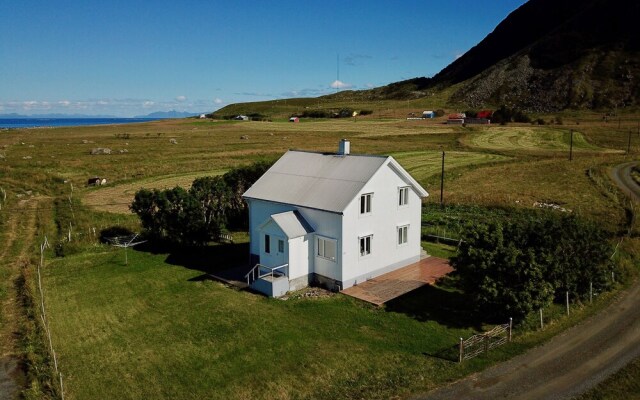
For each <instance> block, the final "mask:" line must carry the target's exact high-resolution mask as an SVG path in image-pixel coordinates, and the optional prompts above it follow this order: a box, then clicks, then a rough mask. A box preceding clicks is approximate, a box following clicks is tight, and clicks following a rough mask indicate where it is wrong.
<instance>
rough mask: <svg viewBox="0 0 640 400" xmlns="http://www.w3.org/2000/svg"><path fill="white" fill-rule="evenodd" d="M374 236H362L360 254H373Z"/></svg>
mask: <svg viewBox="0 0 640 400" xmlns="http://www.w3.org/2000/svg"><path fill="white" fill-rule="evenodd" d="M372 237H373V236H372V235H369V236H363V237H361V238H360V256H366V255H367V254H371V238H372Z"/></svg>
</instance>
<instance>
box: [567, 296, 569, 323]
mask: <svg viewBox="0 0 640 400" xmlns="http://www.w3.org/2000/svg"><path fill="white" fill-rule="evenodd" d="M568 316H569V291H568V290H567V317H568Z"/></svg>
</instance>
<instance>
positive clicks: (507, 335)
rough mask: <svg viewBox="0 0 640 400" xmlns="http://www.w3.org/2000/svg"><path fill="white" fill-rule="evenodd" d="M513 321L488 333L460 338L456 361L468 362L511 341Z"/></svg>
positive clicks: (510, 320)
mask: <svg viewBox="0 0 640 400" xmlns="http://www.w3.org/2000/svg"><path fill="white" fill-rule="evenodd" d="M512 327H513V319H511V318H509V323H507V324H502V325H498V326H496V327H494V328H493V329H491V330H490V331H489V332H485V333H479V334H477V335H473V336H471V337H470V338H469V339H467V340H464V339H462V338H460V354H459V358H458V361H459V362H462V361H464V360H469V359H471V358H473V357H476V356H478V355H480V354H482V353H487V352H489V350H491V349H493V348H494V347H498V346H500V345H503V344H505V343H507V342H510V341H511V330H512Z"/></svg>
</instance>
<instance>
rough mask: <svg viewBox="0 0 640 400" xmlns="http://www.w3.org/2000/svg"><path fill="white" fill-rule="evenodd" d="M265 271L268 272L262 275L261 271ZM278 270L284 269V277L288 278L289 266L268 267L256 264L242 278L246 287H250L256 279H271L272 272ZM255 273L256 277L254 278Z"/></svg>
mask: <svg viewBox="0 0 640 400" xmlns="http://www.w3.org/2000/svg"><path fill="white" fill-rule="evenodd" d="M262 268H264V269H267V270H268V271H269V272H266V273H262V272H261V269H262ZM279 269H286V271H285V272H284V275H285V276H289V264H282V265H278V266H277V267H268V266H266V265H262V264H256V265H255V266H254V267H253V268H251V271H249V272H248V273H247V274H246V275H245V276H244V277H245V278H246V279H247V285H250V284H251V282H254V281H256V280H257V279H261V278H264V277H265V276H271V277H272V278H273V272H274V271H276V270H279ZM256 273H257V277H256Z"/></svg>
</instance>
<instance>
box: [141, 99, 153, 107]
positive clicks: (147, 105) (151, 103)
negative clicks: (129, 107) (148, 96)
mask: <svg viewBox="0 0 640 400" xmlns="http://www.w3.org/2000/svg"><path fill="white" fill-rule="evenodd" d="M154 104H156V103H154V102H153V101H149V100H147V101H145V102H144V103H142V108H150V107H153V105H154Z"/></svg>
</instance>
